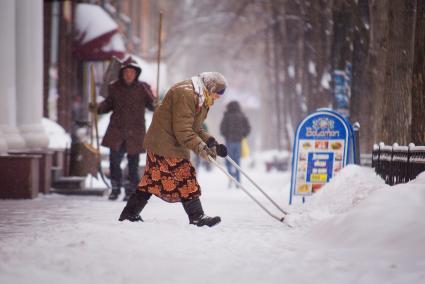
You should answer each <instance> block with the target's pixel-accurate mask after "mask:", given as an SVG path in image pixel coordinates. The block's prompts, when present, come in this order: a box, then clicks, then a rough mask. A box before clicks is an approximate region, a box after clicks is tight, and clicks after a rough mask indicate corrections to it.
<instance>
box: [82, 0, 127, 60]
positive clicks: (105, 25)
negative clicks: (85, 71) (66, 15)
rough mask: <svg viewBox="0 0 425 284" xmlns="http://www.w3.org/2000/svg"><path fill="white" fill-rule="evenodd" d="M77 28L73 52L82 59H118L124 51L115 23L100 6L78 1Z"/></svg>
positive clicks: (122, 55)
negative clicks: (114, 57) (113, 57)
mask: <svg viewBox="0 0 425 284" xmlns="http://www.w3.org/2000/svg"><path fill="white" fill-rule="evenodd" d="M74 23H75V28H76V30H77V39H76V41H77V42H76V48H75V54H76V56H78V57H79V58H81V59H84V60H91V61H95V60H109V59H111V58H112V56H116V57H118V58H120V59H122V58H124V55H125V53H126V49H125V44H124V40H123V38H122V36H121V35H120V34H119V33H118V25H117V23H116V22H115V21H114V20H113V19H112V18H111V17H110V16H109V15H108V13H106V11H105V10H103V9H102V7H100V6H98V5H93V4H86V3H80V4H77V5H76V8H75V22H74Z"/></svg>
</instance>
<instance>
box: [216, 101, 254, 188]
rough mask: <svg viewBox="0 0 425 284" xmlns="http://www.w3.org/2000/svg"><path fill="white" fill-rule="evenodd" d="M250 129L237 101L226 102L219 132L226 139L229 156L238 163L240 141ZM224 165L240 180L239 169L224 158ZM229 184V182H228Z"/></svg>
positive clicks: (239, 158)
mask: <svg viewBox="0 0 425 284" xmlns="http://www.w3.org/2000/svg"><path fill="white" fill-rule="evenodd" d="M250 131H251V126H250V124H249V121H248V119H247V118H246V116H245V114H244V113H243V112H242V110H241V107H240V105H239V103H238V102H237V101H231V102H230V103H228V104H227V108H226V112H225V113H224V117H223V120H222V121H221V123H220V133H221V135H222V136H223V137H224V139H225V140H226V147H227V151H228V155H229V157H230V158H231V159H232V160H233V161H235V162H236V164H238V165H240V160H241V141H242V139H243V138H246V137H247V136H248V134H249V132H250ZM226 167H227V171H228V172H229V174H231V175H232V176H233V177H234V178H235V179H236V180H237V181H238V182H240V174H239V171H238V170H237V169H236V168H235V167H234V166H233V165H232V164H231V163H230V162H229V161H227V160H226ZM230 184H231V183H230Z"/></svg>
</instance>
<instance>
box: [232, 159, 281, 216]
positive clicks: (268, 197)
mask: <svg viewBox="0 0 425 284" xmlns="http://www.w3.org/2000/svg"><path fill="white" fill-rule="evenodd" d="M226 160H227V161H229V162H230V163H231V164H232V165H233V166H234V167H235V168H236V169H237V170H238V171H240V172H241V173H242V174H243V175H244V176H245V177H246V178H247V179H248V180H249V181H250V182H251V183H252V184H253V185H254V186H255V187H256V188H257V189H258V190H259V191H260V192H261V193H262V194H264V196H265V197H266V198H267V199H268V200H269V201H270V202H271V203H272V204H273V205H274V206H276V208H277V209H279V210H280V212H282V213H283V214H285V215H288V212H286V211H285V210H283V209H282V208H281V207H280V206H279V205H277V203H276V202H275V201H274V200H273V199H272V198H271V197H270V196H269V195H268V194H267V193H265V192H264V190H262V189H261V188H260V187H259V186H258V185H257V184H256V183H255V182H254V181H253V180H252V179H251V178H250V177H249V176H248V175H247V174H246V173H245V172H244V171H243V170H242V169H241V167H239V165H238V164H236V162H235V161H233V159H232V158H230V157H229V156H226Z"/></svg>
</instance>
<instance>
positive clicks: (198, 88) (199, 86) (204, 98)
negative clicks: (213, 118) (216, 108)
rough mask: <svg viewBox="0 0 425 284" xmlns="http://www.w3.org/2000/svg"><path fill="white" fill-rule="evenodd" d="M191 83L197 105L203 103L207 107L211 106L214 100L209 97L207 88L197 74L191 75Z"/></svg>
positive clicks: (200, 105)
mask: <svg viewBox="0 0 425 284" xmlns="http://www.w3.org/2000/svg"><path fill="white" fill-rule="evenodd" d="M192 85H193V88H194V89H195V94H196V95H197V96H198V98H199V104H198V107H202V105H204V104H205V106H206V107H207V108H209V107H210V106H212V105H213V103H214V101H213V99H212V98H211V96H210V94H209V92H208V90H207V88H206V87H205V85H204V82H202V79H201V78H200V77H199V76H193V77H192Z"/></svg>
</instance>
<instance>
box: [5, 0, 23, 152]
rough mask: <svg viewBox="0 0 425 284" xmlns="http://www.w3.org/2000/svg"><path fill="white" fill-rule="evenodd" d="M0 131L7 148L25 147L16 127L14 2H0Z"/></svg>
mask: <svg viewBox="0 0 425 284" xmlns="http://www.w3.org/2000/svg"><path fill="white" fill-rule="evenodd" d="M0 38H1V39H2V43H1V44H0V62H1V64H0V101H1V104H0V131H1V132H3V135H4V139H5V141H6V143H7V147H8V149H9V150H13V149H23V148H25V141H24V139H23V138H22V136H21V135H20V134H19V130H18V128H17V127H16V81H15V70H16V68H15V2H14V1H1V2H0Z"/></svg>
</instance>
